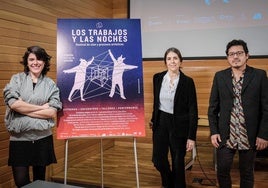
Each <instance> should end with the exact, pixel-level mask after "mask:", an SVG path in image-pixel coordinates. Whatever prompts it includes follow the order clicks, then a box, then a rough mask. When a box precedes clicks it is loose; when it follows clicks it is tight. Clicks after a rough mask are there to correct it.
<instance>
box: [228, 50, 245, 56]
mask: <svg viewBox="0 0 268 188" xmlns="http://www.w3.org/2000/svg"><path fill="white" fill-rule="evenodd" d="M244 53H245V52H244V51H238V52H230V53H228V57H234V56H235V55H237V56H238V57H241V56H242V55H243V54H244Z"/></svg>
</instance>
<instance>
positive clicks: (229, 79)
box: [222, 68, 233, 94]
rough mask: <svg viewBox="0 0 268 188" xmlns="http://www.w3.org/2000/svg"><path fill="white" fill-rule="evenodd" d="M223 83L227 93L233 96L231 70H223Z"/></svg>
mask: <svg viewBox="0 0 268 188" xmlns="http://www.w3.org/2000/svg"><path fill="white" fill-rule="evenodd" d="M222 79H223V81H224V82H225V84H226V86H227V88H228V91H229V92H231V94H233V83H232V70H231V68H228V69H225V71H224V72H223V76H222Z"/></svg>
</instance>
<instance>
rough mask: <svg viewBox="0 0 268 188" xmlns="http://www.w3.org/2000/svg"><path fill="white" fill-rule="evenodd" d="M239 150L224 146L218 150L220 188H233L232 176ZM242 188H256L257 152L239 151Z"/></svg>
mask: <svg viewBox="0 0 268 188" xmlns="http://www.w3.org/2000/svg"><path fill="white" fill-rule="evenodd" d="M236 151H237V150H234V149H229V148H227V147H226V146H223V147H221V148H219V149H217V152H216V155H217V178H218V182H219V186H220V188H231V187H232V180H231V176H230V171H231V167H232V164H233V159H234V155H235V153H236ZM238 154H239V171H240V188H253V187H254V163H255V158H256V151H255V150H252V149H251V150H238Z"/></svg>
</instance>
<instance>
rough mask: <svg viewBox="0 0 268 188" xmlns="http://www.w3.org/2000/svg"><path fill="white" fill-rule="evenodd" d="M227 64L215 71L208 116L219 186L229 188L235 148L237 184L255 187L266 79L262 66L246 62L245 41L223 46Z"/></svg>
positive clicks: (265, 125) (267, 106)
mask: <svg viewBox="0 0 268 188" xmlns="http://www.w3.org/2000/svg"><path fill="white" fill-rule="evenodd" d="M225 52H226V55H227V61H228V63H229V65H230V67H229V68H227V69H225V70H222V71H219V72H217V73H216V74H215V77H214V80H213V85H212V89H211V94H210V100H209V108H208V119H209V126H210V132H211V143H212V145H213V146H214V147H215V148H216V161H217V179H218V183H219V187H220V188H231V187H232V181H231V176H230V171H231V167H232V163H233V158H234V155H235V153H236V151H238V154H239V169H240V188H253V187H254V164H255V158H256V152H257V151H258V150H263V149H265V148H266V147H267V146H268V81H267V75H266V71H265V70H261V69H257V68H253V67H251V66H249V65H247V62H248V59H249V52H248V48H247V44H246V42H244V41H243V40H232V41H230V42H229V43H228V44H227V46H226V51H225Z"/></svg>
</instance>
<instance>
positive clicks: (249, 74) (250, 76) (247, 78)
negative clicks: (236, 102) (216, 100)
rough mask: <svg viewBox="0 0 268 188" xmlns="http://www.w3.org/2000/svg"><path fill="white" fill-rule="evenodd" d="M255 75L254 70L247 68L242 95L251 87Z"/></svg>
mask: <svg viewBox="0 0 268 188" xmlns="http://www.w3.org/2000/svg"><path fill="white" fill-rule="evenodd" d="M253 77H254V74H253V68H252V67H250V66H247V67H246V71H245V75H244V81H243V86H242V91H241V93H244V91H245V89H246V88H247V86H248V85H249V83H250V81H251V80H252V79H253Z"/></svg>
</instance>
